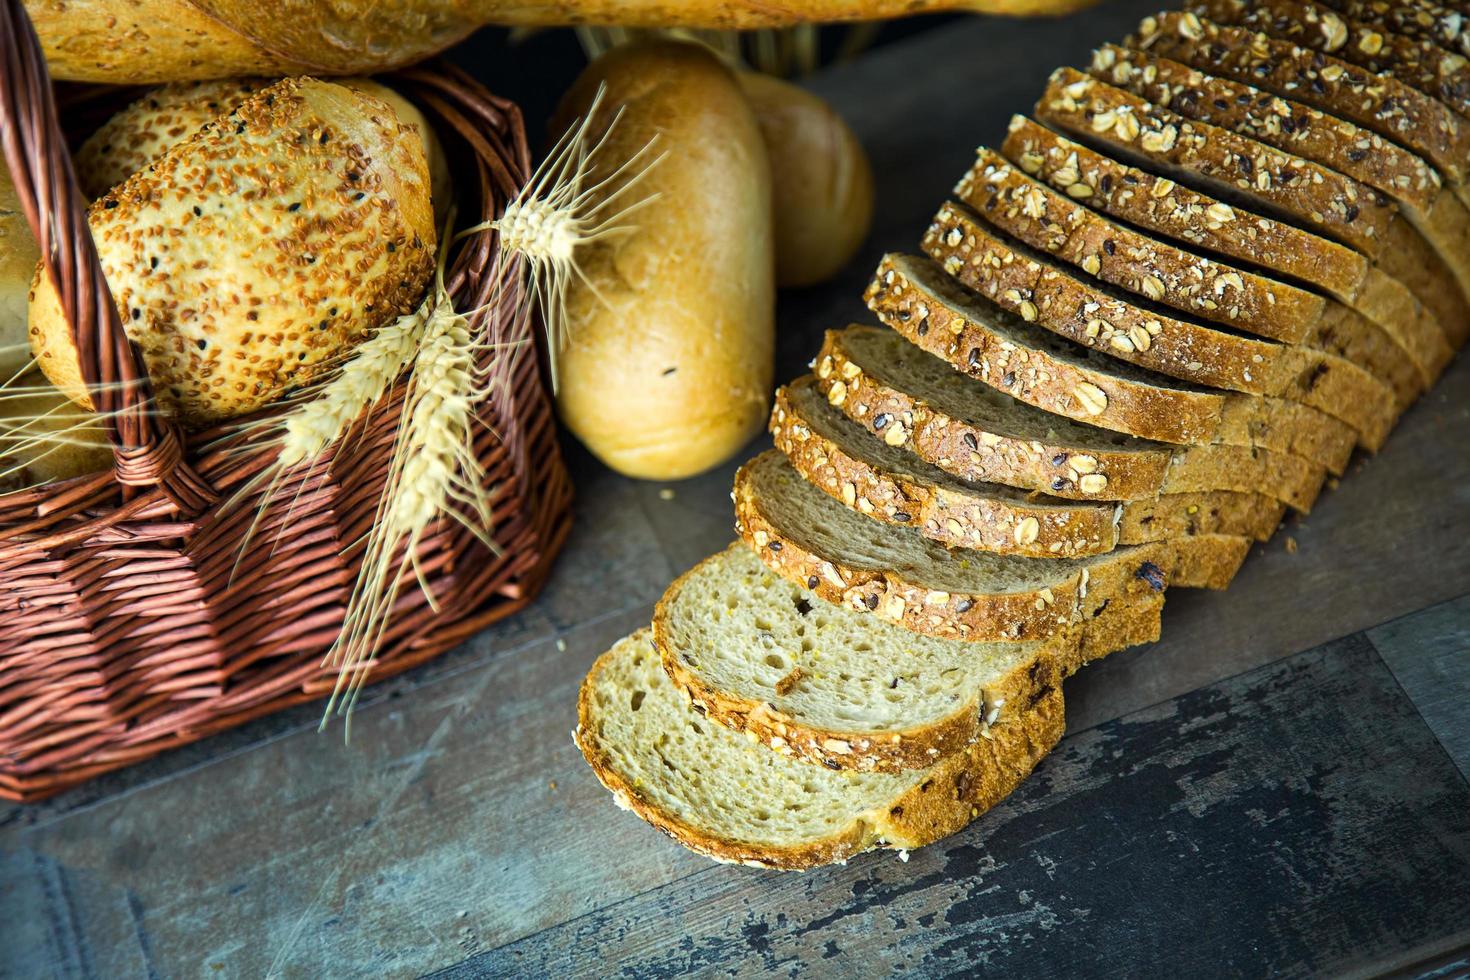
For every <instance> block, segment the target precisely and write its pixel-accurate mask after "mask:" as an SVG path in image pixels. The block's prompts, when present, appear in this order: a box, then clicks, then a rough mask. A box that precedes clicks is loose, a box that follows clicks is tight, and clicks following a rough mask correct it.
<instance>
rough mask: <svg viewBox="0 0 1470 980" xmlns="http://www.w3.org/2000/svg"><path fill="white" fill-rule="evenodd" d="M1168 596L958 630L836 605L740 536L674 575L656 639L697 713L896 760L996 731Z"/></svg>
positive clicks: (1147, 633)
mask: <svg viewBox="0 0 1470 980" xmlns="http://www.w3.org/2000/svg"><path fill="white" fill-rule="evenodd" d="M1163 604H1164V597H1163V595H1162V594H1160V593H1156V592H1152V591H1149V590H1145V591H1144V592H1143V593H1141V594H1138V595H1136V596H1130V597H1128V598H1125V599H1118V600H1117V601H1106V600H1097V601H1096V602H1094V603H1092V604H1091V605H1090V606H1089V611H1088V614H1087V618H1086V619H1085V621H1084V622H1082V623H1080V624H1079V625H1077V626H1074V627H1070V628H1068V629H1066V630H1064V631H1062V632H1061V633H1058V634H1057V635H1055V636H1053V637H1049V638H1048V639H1046V640H1042V641H1036V642H1031V643H957V642H955V641H953V640H939V639H933V638H930V637H924V636H916V635H914V634H913V633H910V632H908V631H907V630H904V629H902V628H901V627H898V626H895V625H892V624H889V623H885V622H883V621H881V620H878V619H876V618H875V617H872V616H867V615H864V614H862V613H859V612H854V611H853V610H850V609H844V608H842V607H841V606H833V605H831V604H829V603H827V602H825V601H824V600H823V599H821V598H820V597H819V596H817V595H816V594H815V593H813V592H810V591H808V590H807V589H804V588H802V587H801V586H799V585H796V584H794V583H791V582H787V581H786V580H784V579H782V578H780V577H778V576H777V575H776V574H775V573H773V572H771V571H770V570H769V569H768V568H766V567H765V566H764V565H763V564H762V563H761V562H760V561H758V560H757V559H756V557H755V556H754V555H753V554H751V552H750V550H749V549H748V548H746V547H745V546H744V545H743V544H740V543H736V544H733V545H731V546H730V547H729V548H728V549H726V550H725V551H723V552H721V553H720V554H717V555H715V556H713V557H711V558H707V559H705V560H704V561H702V562H700V563H699V564H698V565H696V566H694V568H692V569H690V570H689V571H688V572H686V573H685V574H684V575H682V576H680V577H679V578H678V579H677V580H675V582H674V584H673V585H671V586H669V588H668V591H666V592H665V593H664V595H663V598H661V599H660V600H659V602H658V607H657V608H656V609H655V610H654V614H653V640H654V646H655V647H656V648H657V649H658V651H659V655H660V657H661V659H662V661H663V667H664V671H665V673H667V674H668V675H669V679H670V680H671V681H673V684H674V687H675V688H677V689H678V690H679V691H681V692H683V694H684V695H685V697H686V698H687V699H688V700H689V702H690V704H691V705H692V706H693V708H694V710H695V711H696V712H698V713H699V714H700V715H701V716H702V717H706V718H709V719H710V720H712V721H715V722H717V723H719V724H721V725H723V726H725V727H726V728H729V729H731V730H732V731H736V732H740V733H741V734H743V735H745V736H746V737H747V738H752V739H754V740H756V741H758V742H760V743H762V744H764V745H767V746H769V747H770V750H771V751H772V752H774V753H777V754H779V755H782V756H785V757H787V758H793V759H799V760H802V761H804V762H808V763H816V764H819V765H822V766H825V767H826V768H828V769H832V770H842V769H849V770H856V771H859V772H903V771H904V770H910V769H926V768H928V767H929V766H932V765H934V763H935V762H936V760H938V759H941V758H944V757H946V756H950V755H953V754H955V753H957V752H962V751H964V749H965V747H966V746H967V745H969V744H970V743H971V742H973V741H975V740H976V739H979V738H994V737H995V734H996V733H997V731H998V729H1000V728H1003V727H1005V726H1006V725H1009V724H1013V723H1015V722H1016V720H1017V718H1018V717H1019V716H1020V715H1021V714H1022V713H1023V712H1024V711H1025V710H1026V705H1029V704H1030V703H1031V702H1032V701H1034V700H1035V699H1037V698H1039V697H1043V696H1044V695H1045V694H1046V692H1047V691H1048V690H1052V689H1055V688H1056V687H1057V685H1059V684H1060V683H1061V679H1062V677H1063V675H1064V674H1066V673H1070V672H1071V671H1073V670H1076V669H1077V668H1078V667H1080V666H1081V664H1082V663H1084V662H1087V661H1091V660H1095V659H1098V658H1099V657H1102V656H1106V655H1107V654H1109V653H1112V652H1114V651H1116V650H1121V649H1124V648H1125V647H1128V646H1133V645H1136V644H1139V643H1149V642H1152V641H1153V640H1155V639H1157V638H1158V632H1159V613H1160V611H1161V610H1162V608H1163Z"/></svg>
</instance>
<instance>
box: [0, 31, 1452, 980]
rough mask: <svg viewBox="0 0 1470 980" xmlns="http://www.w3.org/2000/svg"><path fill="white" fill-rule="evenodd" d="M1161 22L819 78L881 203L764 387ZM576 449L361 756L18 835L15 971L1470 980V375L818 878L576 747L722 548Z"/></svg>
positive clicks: (795, 318)
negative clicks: (1048, 705)
mask: <svg viewBox="0 0 1470 980" xmlns="http://www.w3.org/2000/svg"><path fill="white" fill-rule="evenodd" d="M1152 9H1153V5H1152V4H1145V3H1138V2H1120V3H1115V4H1112V5H1110V6H1107V7H1104V8H1102V9H1100V10H1095V11H1093V12H1090V13H1087V14H1084V15H1081V16H1078V17H1074V18H1071V19H1068V20H1064V21H1059V22H1036V23H1017V22H1008V21H991V20H987V21H981V20H959V21H953V22H949V23H947V24H946V25H945V26H943V27H942V28H940V29H936V30H931V31H927V32H923V33H918V34H915V35H913V36H912V37H910V38H908V39H906V40H904V41H902V42H901V43H897V44H892V45H887V46H884V47H882V48H880V49H878V50H876V51H873V52H871V53H870V54H868V55H866V56H865V57H863V58H862V59H860V60H859V61H858V62H856V63H853V64H850V65H846V66H843V67H840V68H837V69H834V70H831V71H829V72H826V73H824V74H822V75H820V76H819V77H817V78H816V79H814V80H813V86H814V87H815V88H816V89H818V90H819V91H820V92H822V93H823V94H824V95H826V96H827V97H829V98H830V99H831V100H832V101H833V102H834V103H835V104H836V105H837V106H838V107H839V108H840V109H841V111H842V112H843V113H844V114H845V115H846V116H847V118H848V119H849V120H851V122H852V124H853V125H854V127H855V128H856V129H857V130H858V132H859V134H860V135H861V136H862V138H863V140H864V142H865V143H866V145H867V147H868V149H869V151H870V153H871V155H872V158H873V162H874V165H875V167H876V170H877V174H878V179H879V185H880V188H881V204H880V207H879V216H878V220H877V224H876V227H875V229H874V235H873V239H872V242H871V243H870V245H869V247H868V248H867V250H866V251H865V253H864V254H863V255H862V256H860V257H859V259H858V260H857V261H856V262H854V264H853V267H852V268H851V269H850V270H849V272H848V273H847V274H846V275H845V276H844V277H843V278H842V279H841V281H839V282H836V283H834V284H832V285H830V286H828V287H824V288H820V289H814V290H809V291H804V292H799V293H792V294H788V295H785V296H783V297H782V301H781V316H780V320H781V331H782V335H781V344H780V349H781V353H780V359H781V371H780V376H781V377H789V376H791V375H794V374H795V373H797V372H798V371H800V370H801V369H802V365H803V363H804V362H805V361H806V359H807V358H809V357H810V356H811V353H812V352H813V351H814V350H815V345H816V342H817V338H818V336H819V334H820V331H821V330H822V329H824V328H825V327H828V326H832V325H837V324H840V323H843V322H845V321H847V320H849V319H861V318H863V316H862V308H861V304H860V303H859V300H858V296H859V293H860V291H861V286H862V284H863V282H864V281H865V278H866V273H867V271H868V270H870V269H871V268H872V267H873V265H874V263H875V261H876V258H877V256H878V255H879V254H880V253H881V252H882V251H883V250H884V249H885V248H909V249H912V248H913V247H914V245H915V243H916V241H917V238H918V236H919V234H920V232H921V230H922V228H923V226H924V224H925V222H926V221H927V218H928V217H929V215H930V214H931V213H932V212H933V210H934V209H935V207H936V206H937V205H938V204H939V202H940V201H941V200H942V198H943V197H944V195H945V192H946V190H947V188H948V187H949V186H950V184H951V183H952V182H953V181H954V180H955V179H956V178H957V177H958V176H959V175H960V173H961V172H962V171H963V170H964V168H965V166H966V165H967V163H968V160H969V158H970V153H971V150H972V148H973V147H974V146H975V145H976V144H977V143H979V142H981V141H995V140H997V139H998V138H999V136H1000V135H1001V134H1002V133H1003V130H1004V125H1005V122H1006V120H1007V119H1008V117H1009V115H1010V113H1011V112H1013V111H1016V110H1022V109H1025V108H1026V107H1027V106H1028V105H1029V104H1030V102H1031V100H1032V99H1033V98H1034V96H1035V94H1036V93H1037V92H1038V91H1039V89H1040V86H1041V83H1042V81H1043V79H1044V78H1045V76H1046V74H1047V73H1048V71H1049V70H1050V68H1051V67H1053V66H1054V65H1056V64H1060V63H1063V62H1070V63H1073V64H1078V63H1081V62H1082V60H1083V59H1084V58H1085V56H1086V54H1087V52H1088V51H1089V49H1090V47H1091V46H1092V45H1093V44H1095V43H1097V42H1100V41H1102V40H1105V39H1110V38H1118V37H1121V36H1122V35H1123V34H1124V33H1126V32H1127V31H1128V29H1129V28H1130V27H1131V26H1132V24H1133V23H1135V22H1136V19H1137V18H1138V17H1139V16H1140V15H1142V14H1143V13H1147V12H1150V11H1151V10H1152ZM497 50H498V48H496V47H494V46H493V45H487V44H484V43H481V44H480V45H479V46H477V47H475V48H472V49H471V50H470V53H469V54H467V55H465V56H464V57H465V60H466V61H468V62H469V63H470V66H471V67H472V68H474V69H475V70H477V71H480V72H481V73H482V74H484V75H486V76H487V77H491V78H496V79H508V81H506V83H505V84H503V85H502V89H503V90H504V91H505V92H506V94H510V95H515V96H522V97H524V98H526V101H527V103H528V104H532V105H537V106H546V105H549V104H550V101H551V99H550V98H549V97H548V95H547V91H546V89H545V87H544V86H543V87H541V88H537V89H535V90H534V91H528V92H517V91H515V90H514V85H515V82H514V77H515V75H516V72H517V71H518V70H519V69H518V67H517V62H516V60H515V59H517V58H520V59H522V60H524V59H526V58H528V57H533V55H527V54H526V53H524V52H522V53H521V54H517V55H514V56H507V57H506V58H505V59H503V60H497V59H498V55H497V54H496V52H497ZM533 54H534V52H533ZM524 77H529V78H532V79H535V78H537V77H538V76H534V75H532V76H524ZM758 448H761V443H757V444H756V445H753V446H752V447H751V451H752V452H753V451H755V450H756V449H758ZM572 454H573V465H574V469H575V471H576V475H577V483H578V487H579V490H580V500H579V504H578V507H579V512H578V521H577V526H576V530H575V532H574V534H573V537H572V540H571V542H570V544H569V546H568V548H567V551H566V554H565V556H564V557H563V558H562V560H561V562H560V564H559V565H558V567H557V569H556V572H555V575H554V576H553V579H552V581H551V583H550V585H549V587H548V589H547V591H546V593H545V595H544V596H543V597H542V598H541V599H540V600H539V601H538V602H537V603H536V604H535V605H534V606H533V607H532V608H531V609H529V610H528V611H527V612H525V613H524V614H523V615H521V616H519V617H517V618H516V619H514V620H512V621H510V622H507V623H504V624H502V625H500V626H498V627H496V628H494V629H492V630H490V631H488V632H487V633H485V634H483V635H481V636H479V637H477V638H476V639H475V640H474V641H473V642H471V643H468V644H466V645H465V646H464V647H462V648H460V649H459V650H457V651H455V652H453V653H451V654H450V655H448V656H446V657H444V658H442V659H441V660H439V661H437V662H435V663H433V664H431V665H428V666H426V667H424V668H422V669H420V670H418V671H415V672H413V673H411V674H409V675H407V676H404V677H400V678H398V679H395V680H393V681H390V682H388V683H385V684H383V685H381V686H379V687H377V688H375V689H373V690H372V691H371V692H370V693H369V696H368V697H366V698H365V699H364V703H363V705H362V706H361V707H360V708H359V710H358V712H357V715H356V717H355V719H354V723H353V740H352V744H351V745H350V746H345V747H344V745H343V744H342V741H341V737H340V736H341V729H340V728H336V729H333V730H332V731H331V732H330V733H329V734H327V735H319V734H317V731H316V725H317V720H318V713H317V711H316V710H315V709H313V708H310V707H308V708H303V709H300V710H296V711H292V712H288V713H286V714H283V715H280V716H277V717H274V718H270V719H266V720H263V721H260V722H258V723H256V724H253V725H250V726H248V727H245V728H242V729H239V730H237V731H235V732H232V733H228V734H226V735H222V736H219V737H217V738H214V739H212V740H210V741H208V742H206V743H203V744H199V745H195V746H191V747H188V748H185V749H182V750H180V751H178V752H176V753H173V754H171V755H168V756H166V757H163V758H160V759H158V760H156V761H154V762H151V763H149V764H147V765H142V766H138V767H136V768H134V769H131V770H128V771H126V772H123V773H118V774H115V775H112V776H109V777H107V778H104V779H101V780H98V781H96V782H94V783H92V784H89V785H87V786H84V787H82V788H80V789H77V790H74V791H72V792H70V793H67V794H65V795H63V796H60V797H58V798H56V799H54V800H51V801H49V802H46V803H43V804H40V805H35V806H31V807H12V806H7V807H0V975H3V976H14V977H27V978H29V977H45V976H61V977H176V976H206V977H208V976H228V977H235V976H241V977H254V976H263V975H265V976H290V977H324V976H356V975H363V976H416V975H421V974H428V973H434V972H436V971H443V972H445V973H447V974H448V975H451V976H466V977H474V976H486V975H501V974H528V975H553V976H561V975H567V974H596V975H603V974H620V975H625V976H638V977H642V976H649V977H651V976H666V975H670V974H676V973H685V972H693V973H702V974H741V975H756V974H768V973H781V974H788V975H796V974H798V973H803V972H805V973H810V974H812V975H853V974H863V975H873V974H890V973H899V972H904V973H920V974H925V975H944V974H951V973H969V972H973V971H976V970H980V969H985V970H994V971H996V972H1002V971H1003V972H1005V973H1007V974H1010V975H1018V976H1031V975H1085V976H1092V975H1139V974H1142V975H1161V976H1260V975H1264V974H1268V973H1271V974H1280V975H1287V976H1300V975H1322V974H1329V975H1343V974H1354V975H1372V974H1380V973H1388V972H1406V973H1424V974H1427V975H1435V976H1451V975H1460V974H1463V973H1464V972H1466V971H1467V970H1470V956H1467V953H1466V949H1467V946H1470V884H1467V882H1470V786H1467V782H1466V775H1467V773H1470V541H1467V537H1470V365H1467V364H1466V363H1465V361H1464V359H1463V358H1462V359H1461V360H1460V361H1459V362H1458V363H1457V364H1456V365H1455V366H1453V367H1452V368H1451V370H1450V372H1449V373H1448V374H1447V375H1446V377H1445V378H1444V380H1443V381H1442V382H1441V383H1440V385H1439V387H1438V388H1437V389H1436V390H1435V391H1434V392H1433V393H1431V394H1430V395H1429V396H1427V397H1426V398H1425V399H1424V400H1423V402H1422V403H1421V404H1420V405H1419V406H1417V407H1416V408H1415V409H1414V410H1413V411H1412V412H1410V413H1409V414H1408V415H1407V416H1406V417H1405V419H1404V421H1403V423H1402V425H1401V427H1400V431H1398V432H1397V433H1396V434H1395V435H1394V437H1393V438H1392V440H1391V441H1390V442H1389V444H1388V447H1387V448H1386V449H1385V450H1384V451H1383V452H1382V453H1380V454H1379V455H1378V456H1377V457H1375V458H1371V459H1362V460H1360V461H1357V462H1355V463H1354V465H1353V466H1352V469H1351V472H1350V474H1349V475H1348V476H1347V477H1346V478H1345V479H1344V480H1343V481H1342V485H1341V487H1340V488H1338V489H1336V490H1334V491H1332V492H1329V493H1326V494H1325V495H1324V496H1323V498H1322V500H1321V501H1320V503H1319V504H1318V505H1317V508H1316V510H1314V511H1313V513H1312V514H1311V516H1310V517H1309V518H1308V519H1307V520H1304V521H1295V520H1294V521H1292V522H1290V523H1289V525H1288V526H1287V527H1286V528H1284V529H1283V531H1282V532H1281V533H1280V535H1278V537H1277V538H1276V539H1275V540H1274V541H1272V542H1271V543H1269V544H1267V545H1264V546H1261V547H1259V548H1258V549H1257V553H1256V554H1254V555H1253V556H1252V558H1251V559H1250V560H1249V562H1248V563H1247V565H1246V568H1245V570H1244V571H1243V572H1242V574H1241V576H1240V578H1239V579H1238V581H1237V583H1236V584H1235V586H1234V587H1233V588H1232V589H1231V590H1230V591H1229V592H1228V593H1223V594H1216V593H1188V592H1178V593H1173V594H1171V595H1170V599H1169V605H1168V608H1167V610H1166V613H1165V622H1164V632H1165V638H1164V640H1163V641H1162V642H1160V643H1158V644H1156V645H1154V646H1152V647H1150V648H1146V649H1139V650H1134V651H1130V652H1127V653H1124V654H1120V655H1117V656H1114V657H1112V658H1110V659H1108V660H1107V661H1105V662H1103V663H1101V664H1098V665H1095V666H1093V667H1090V668H1088V669H1087V670H1086V671H1084V672H1083V673H1082V674H1081V675H1080V676H1078V677H1077V678H1076V679H1074V680H1072V681H1071V682H1069V684H1068V687H1067V699H1068V709H1069V710H1068V716H1069V719H1070V725H1069V734H1068V737H1067V739H1066V740H1065V741H1064V742H1063V743H1062V745H1061V746H1060V747H1059V748H1058V750H1057V751H1056V752H1055V753H1054V754H1053V755H1052V756H1051V757H1050V758H1049V759H1047V760H1046V761H1045V762H1044V763H1043V764H1042V766H1041V767H1040V769H1039V770H1038V772H1037V774H1036V776H1035V777H1034V778H1033V779H1031V780H1030V781H1029V782H1028V783H1026V784H1025V785H1024V786H1023V787H1022V788H1021V789H1020V791H1019V792H1018V793H1016V794H1015V796H1013V797H1012V798H1011V799H1010V800H1008V801H1006V802H1005V803H1004V804H1002V805H1001V806H1000V807H998V808H997V809H996V810H994V811H992V812H991V813H990V814H988V815H986V816H985V817H984V818H982V819H981V820H980V821H979V822H978V823H976V824H975V825H974V826H973V827H971V828H970V829H969V830H968V831H966V832H964V833H962V834H960V835H958V836H957V837H955V838H953V839H951V840H948V841H946V842H944V843H942V844H939V845H937V846H934V847H931V848H926V849H924V850H920V851H916V852H914V853H913V855H912V856H911V858H910V860H909V861H908V862H907V863H904V862H902V861H900V860H899V858H898V857H897V856H895V855H894V854H892V853H887V852H885V853H881V854H876V855H867V856H864V857H862V858H859V859H857V860H854V861H852V862H851V863H849V864H848V865H846V866H843V867H834V868H827V869H822V870H818V871H814V872H810V873H807V874H803V875H795V874H785V875H783V874H779V873H768V872H758V871H752V870H748V869H738V868H727V867H722V866H717V865H713V864H710V863H709V862H707V861H705V860H703V859H701V858H697V857H695V856H693V855H691V854H688V853H686V852H685V851H683V850H682V849H680V848H679V847H677V846H675V845H674V844H673V843H671V842H670V841H668V840H666V839H665V838H664V837H662V836H660V835H659V834H657V833H655V832H654V831H652V830H650V829H649V828H648V827H646V826H644V825H643V824H642V823H640V822H639V821H638V820H636V819H635V818H633V817H632V816H630V815H628V814H626V813H623V812H621V811H619V810H617V809H615V808H614V807H613V805H612V802H611V800H610V798H609V797H608V795H607V794H606V793H605V792H604V791H603V790H602V789H601V787H600V786H599V785H598V784H597V782H596V780H595V779H594V778H593V777H592V775H591V773H590V772H589V770H588V769H587V768H586V766H585V765H584V764H583V763H582V760H581V758H580V756H579V755H578V754H577V752H576V750H575V748H574V747H573V745H572V742H571V729H572V726H573V724H574V720H575V719H574V701H575V695H576V689H577V684H578V681H579V680H580V678H581V676H582V674H583V673H584V672H585V671H586V669H587V667H588V666H589V665H590V664H591V662H592V660H593V658H594V657H596V656H597V654H598V653H600V652H601V651H602V650H604V649H605V648H606V647H607V646H608V645H609V644H610V643H611V642H612V641H613V640H615V639H616V638H618V637H619V636H621V635H623V634H624V633H626V632H628V631H630V630H632V629H634V628H636V627H638V626H640V625H643V624H645V623H646V622H647V619H648V615H649V611H650V609H651V606H652V603H653V601H654V600H655V599H656V598H657V597H658V595H659V593H660V592H661V591H662V590H663V588H664V587H665V585H667V583H668V582H669V581H670V580H671V579H672V578H673V577H674V575H675V574H677V573H678V572H680V571H683V570H684V569H685V568H687V567H689V566H690V565H692V564H693V563H694V562H695V561H697V560H698V559H699V558H701V557H703V556H704V555H706V554H708V553H710V552H711V551H713V550H715V549H717V548H719V547H721V546H723V545H724V544H725V543H726V542H727V541H728V540H729V539H730V537H731V513H730V501H729V479H730V475H731V471H732V469H733V464H732V466H730V467H725V468H722V469H721V470H720V471H719V472H716V473H712V474H709V475H707V476H705V477H701V478H698V479H695V480H690V481H687V482H684V483H680V484H675V485H672V486H662V485H657V484H647V483H636V482H632V481H628V480H624V479H621V478H618V477H615V476H612V475H610V474H609V473H608V472H606V471H604V470H602V469H601V468H599V467H598V466H596V465H595V464H594V463H592V462H591V461H590V460H588V458H587V457H586V456H585V455H584V454H581V453H580V452H579V451H576V450H573V451H572ZM670 490H671V491H672V497H670V496H669V494H668V493H667V492H666V491H670ZM1288 540H1294V541H1295V542H1296V545H1297V547H1296V550H1295V551H1294V552H1292V551H1289V550H1288V548H1287V547H1286V545H1287V542H1288ZM1457 971H1458V972H1457Z"/></svg>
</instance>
